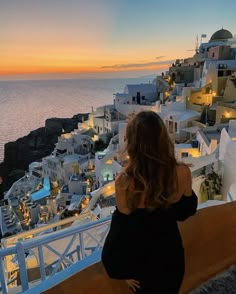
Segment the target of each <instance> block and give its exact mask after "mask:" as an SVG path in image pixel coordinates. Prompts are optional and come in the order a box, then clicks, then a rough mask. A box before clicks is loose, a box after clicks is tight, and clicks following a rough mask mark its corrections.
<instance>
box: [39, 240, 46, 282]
mask: <svg viewBox="0 0 236 294" xmlns="http://www.w3.org/2000/svg"><path fill="white" fill-rule="evenodd" d="M38 253H39V267H40V275H41V280H42V281H44V280H46V273H45V267H44V258H43V248H42V245H39V247H38Z"/></svg>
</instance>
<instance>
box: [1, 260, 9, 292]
mask: <svg viewBox="0 0 236 294" xmlns="http://www.w3.org/2000/svg"><path fill="white" fill-rule="evenodd" d="M0 271H1V274H0V282H1V288H2V293H3V294H6V293H8V288H7V285H6V280H5V275H4V273H5V269H4V266H3V261H2V257H0Z"/></svg>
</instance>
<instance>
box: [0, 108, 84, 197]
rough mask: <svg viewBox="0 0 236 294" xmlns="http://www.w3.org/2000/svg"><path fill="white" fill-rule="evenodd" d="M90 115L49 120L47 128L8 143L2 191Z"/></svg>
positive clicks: (0, 169) (0, 172)
mask: <svg viewBox="0 0 236 294" xmlns="http://www.w3.org/2000/svg"><path fill="white" fill-rule="evenodd" d="M88 115H89V114H88V113H79V114H77V115H74V116H73V117H72V118H49V119H47V120H46V122H45V127H42V128H39V129H36V130H33V131H31V132H30V133H29V134H28V135H27V136H24V137H22V138H19V139H17V140H16V141H15V142H8V143H6V144H5V146H4V161H3V162H2V163H0V177H2V178H3V183H2V185H0V186H1V187H0V191H1V190H7V189H9V187H10V186H11V185H12V183H13V182H15V181H16V180H17V179H18V178H20V177H21V176H22V175H23V174H24V173H25V170H27V169H28V165H29V164H30V163H31V162H33V161H39V160H41V159H42V157H45V156H48V155H50V154H51V152H52V151H53V149H54V147H55V144H56V143H57V141H58V136H60V135H61V134H62V133H69V132H71V131H73V130H75V129H76V128H77V126H78V122H82V121H84V120H87V119H88ZM0 198H1V195H0Z"/></svg>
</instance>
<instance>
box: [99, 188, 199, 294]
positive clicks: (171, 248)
mask: <svg viewBox="0 0 236 294" xmlns="http://www.w3.org/2000/svg"><path fill="white" fill-rule="evenodd" d="M196 209H197V196H196V195H195V193H194V192H192V196H184V195H183V196H182V198H181V199H180V201H178V202H177V203H175V204H173V205H172V206H171V207H169V208H166V209H155V210H151V209H147V208H138V209H136V210H135V211H133V212H132V213H131V214H129V215H126V214H123V213H121V212H119V210H118V209H116V210H115V212H114V214H113V216H112V222H111V227H110V231H109V233H108V236H107V238H106V241H105V244H104V247H103V251H102V262H103V264H104V267H105V269H106V271H107V273H108V275H109V276H110V277H111V278H114V279H136V280H138V281H140V286H141V289H140V290H137V291H136V293H147V294H152V293H155V294H156V293H157V294H177V293H178V291H179V289H180V286H181V283H182V280H183V275H184V265H185V262H184V248H183V245H182V239H181V236H180V233H179V230H178V226H177V221H183V220H185V219H186V218H188V217H189V216H191V215H193V214H194V213H195V212H196Z"/></svg>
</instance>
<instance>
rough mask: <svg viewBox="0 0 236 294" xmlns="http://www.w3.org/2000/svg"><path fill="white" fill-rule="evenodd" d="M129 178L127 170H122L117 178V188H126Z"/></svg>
mask: <svg viewBox="0 0 236 294" xmlns="http://www.w3.org/2000/svg"><path fill="white" fill-rule="evenodd" d="M127 179H128V176H127V174H126V173H125V172H120V173H119V174H118V175H117V177H116V180H115V185H116V188H118V189H121V190H125V189H126V186H127Z"/></svg>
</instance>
